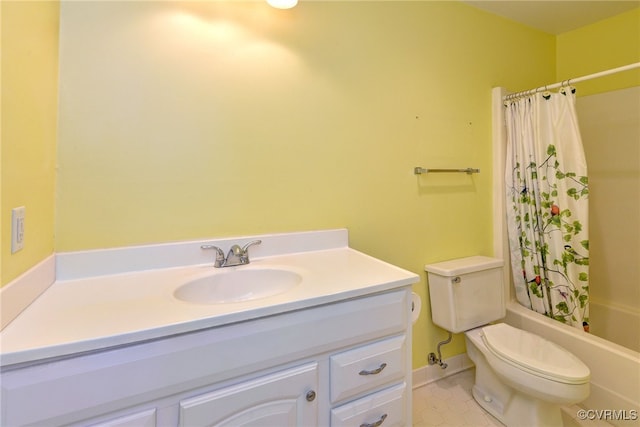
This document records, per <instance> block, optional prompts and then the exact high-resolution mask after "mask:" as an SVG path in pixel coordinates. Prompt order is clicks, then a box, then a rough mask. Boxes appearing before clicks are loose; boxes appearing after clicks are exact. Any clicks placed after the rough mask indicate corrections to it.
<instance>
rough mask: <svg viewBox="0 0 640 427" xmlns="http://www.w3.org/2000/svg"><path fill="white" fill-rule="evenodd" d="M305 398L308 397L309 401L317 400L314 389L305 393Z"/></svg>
mask: <svg viewBox="0 0 640 427" xmlns="http://www.w3.org/2000/svg"><path fill="white" fill-rule="evenodd" d="M305 398H306V399H307V402H313V401H314V400H316V392H315V391H313V390H311V391H308V392H307V394H306V395H305Z"/></svg>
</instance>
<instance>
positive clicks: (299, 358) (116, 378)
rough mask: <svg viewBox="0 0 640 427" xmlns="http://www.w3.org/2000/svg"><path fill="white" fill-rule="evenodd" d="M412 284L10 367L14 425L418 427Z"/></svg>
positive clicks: (5, 407)
mask: <svg viewBox="0 0 640 427" xmlns="http://www.w3.org/2000/svg"><path fill="white" fill-rule="evenodd" d="M410 295H411V290H410V286H403V287H400V288H397V289H395V290H392V291H386V292H382V293H372V294H369V295H366V296H363V297H357V298H352V299H345V300H342V301H340V302H336V303H331V304H326V305H320V306H315V307H310V308H304V309H301V310H296V311H290V312H286V313H281V314H274V315H271V316H266V317H261V318H258V319H253V320H248V321H244V322H237V323H232V324H228V325H225V326H220V327H214V328H209V329H203V330H200V331H194V332H189V333H185V334H181V335H176V336H170V337H164V338H161V339H156V340H152V341H148V342H142V343H137V344H132V345H126V346H122V347H118V348H111V349H103V350H100V351H94V352H90V353H87V354H78V355H70V356H68V357H64V358H58V359H55V360H45V361H39V362H34V363H29V364H26V365H17V366H11V365H10V366H5V367H3V370H2V373H1V375H2V378H1V381H2V384H1V386H2V415H1V417H2V418H1V420H0V425H3V426H11V427H13V426H22V425H38V426H58V425H72V426H88V425H96V426H100V427H107V426H108V427H126V426H136V427H140V426H144V427H152V426H154V425H156V426H161V427H166V426H184V427H186V426H209V425H220V426H241V425H265V426H268V425H274V426H275V425H277V426H278V427H285V426H305V427H306V426H323V427H324V426H354V425H355V426H370V427H373V426H382V427H391V426H409V425H411V403H410V402H411V397H410V395H411V393H410V391H411V345H410V342H411V338H410V337H411V321H410V299H411V298H410Z"/></svg>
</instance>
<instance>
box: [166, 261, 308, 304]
mask: <svg viewBox="0 0 640 427" xmlns="http://www.w3.org/2000/svg"><path fill="white" fill-rule="evenodd" d="M300 282H302V276H300V275H299V274H298V273H296V272H294V271H291V270H286V269H281V268H250V267H245V268H239V269H234V270H228V271H225V270H217V271H216V272H215V273H213V274H210V275H207V276H204V277H199V278H197V279H193V280H191V281H189V282H187V283H185V284H184V285H182V286H180V287H179V288H178V289H176V291H175V292H174V294H173V295H174V296H175V297H176V298H177V299H180V300H182V301H186V302H192V303H198V304H224V303H232V302H240V301H250V300H255V299H260V298H266V297H270V296H273V295H277V294H281V293H283V292H286V291H288V290H290V289H292V288H294V287H296V286H298V285H299V284H300Z"/></svg>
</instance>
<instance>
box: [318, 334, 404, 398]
mask: <svg viewBox="0 0 640 427" xmlns="http://www.w3.org/2000/svg"><path fill="white" fill-rule="evenodd" d="M405 341H406V337H405V336H404V335H401V336H397V337H393V338H389V339H386V340H384V341H378V342H375V343H373V344H367V345H364V346H361V347H358V348H355V349H353V350H349V351H345V352H343V353H339V354H336V355H333V356H331V361H330V366H331V402H332V403H335V402H339V401H341V400H344V399H347V398H349V397H352V396H355V395H357V394H359V393H362V392H366V391H370V390H372V389H374V388H376V387H379V386H381V385H383V384H388V383H390V382H392V381H394V380H399V379H400V378H402V377H403V376H404V375H405V372H406V366H405V361H406V357H405V356H406V353H405Z"/></svg>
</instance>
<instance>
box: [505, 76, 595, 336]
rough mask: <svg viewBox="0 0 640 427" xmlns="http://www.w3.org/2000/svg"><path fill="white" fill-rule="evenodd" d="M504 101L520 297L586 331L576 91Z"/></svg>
mask: <svg viewBox="0 0 640 427" xmlns="http://www.w3.org/2000/svg"><path fill="white" fill-rule="evenodd" d="M505 105H506V114H505V118H506V125H507V159H506V161H507V162H506V163H507V164H506V170H505V184H506V202H507V227H508V234H509V247H510V256H511V268H512V271H513V281H514V284H515V289H516V298H517V300H518V302H519V303H520V304H522V305H523V306H525V307H527V308H530V309H531V310H535V311H537V312H539V313H542V314H545V315H546V316H549V317H551V318H554V319H556V320H558V321H561V322H563V323H566V324H569V325H572V326H575V327H578V328H584V329H585V330H587V331H588V322H589V304H588V301H589V238H588V234H587V233H588V194H589V188H588V179H587V164H586V160H585V155H584V149H583V146H582V140H581V137H580V130H579V128H578V120H577V115H576V110H575V94H574V91H573V90H569V88H563V89H561V90H560V91H559V92H557V93H550V92H545V93H536V94H534V95H531V96H528V97H525V98H520V99H517V100H514V101H508V102H507V103H505Z"/></svg>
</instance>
